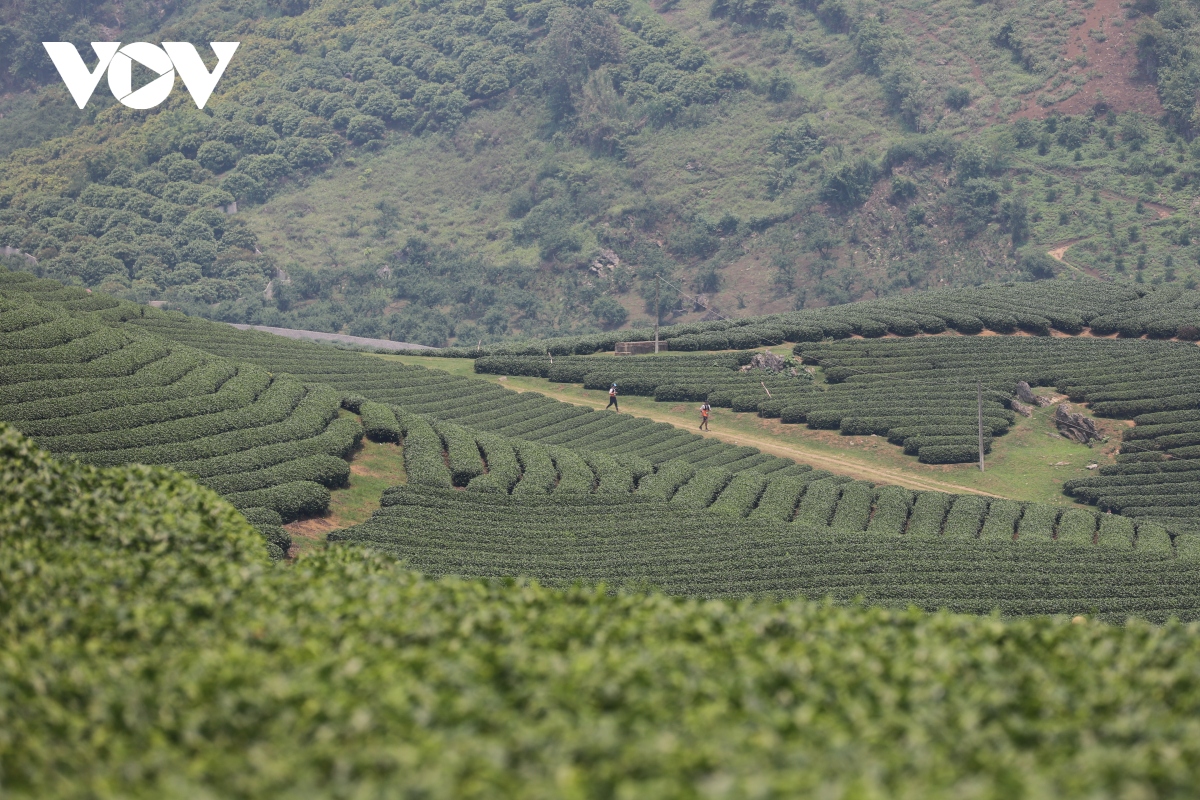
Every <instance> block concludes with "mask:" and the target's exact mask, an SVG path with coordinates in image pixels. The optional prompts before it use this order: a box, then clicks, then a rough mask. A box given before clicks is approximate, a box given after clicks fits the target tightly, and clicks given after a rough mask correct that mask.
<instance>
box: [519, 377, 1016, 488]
mask: <svg viewBox="0 0 1200 800" xmlns="http://www.w3.org/2000/svg"><path fill="white" fill-rule="evenodd" d="M507 383H510V384H511V383H515V379H513V378H509V379H508V381H507ZM543 383H547V384H548V383H549V382H548V381H543ZM511 388H513V389H515V390H516V391H518V392H524V391H531V390H533V388H534V387H527V386H516V385H514V386H511ZM536 388H538V389H539V390H540V391H542V392H543V393H544V392H545V389H544V387H536ZM594 394H601V395H602V394H603V393H600V392H597V393H594ZM557 399H560V400H562V401H563V402H567V403H572V404H574V405H582V406H589V407H591V408H595V409H597V410H600V409H603V408H604V406H605V405H606V404H607V403H608V397H607V395H604V396H603V397H595V398H593V397H583V398H578V397H576V398H572V399H569V400H568V399H566V398H557ZM637 401H642V402H637ZM646 401H647V398H642V397H638V398H633V397H627V398H625V399H624V400H622V402H623V403H624V404H625V406H626V408H631V410H632V406H634V405H636V406H637V408H636V410H637V415H636V416H639V417H645V418H646V419H651V420H654V421H655V422H665V423H667V424H668V425H673V426H675V427H676V428H682V429H684V430H687V431H689V432H690V433H697V434H700V435H701V436H709V437H712V438H714V439H720V440H721V441H723V442H728V443H729V444H734V445H741V446H746V445H748V446H750V447H757V448H758V449H759V450H761V451H763V452H764V453H768V454H770V455H773V456H782V457H783V458H791V459H794V460H796V461H799V462H801V463H804V464H809V465H810V466H813V467H816V468H819V469H827V470H829V471H830V472H836V473H839V474H841V475H849V476H850V477H852V478H857V479H861V480H869V481H874V482H876V483H892V484H895V485H897V486H904V487H906V488H909V489H922V490H925V491H937V492H965V493H970V494H983V495H989V496H991V497H999V496H1000V495H993V494H991V493H990V492H984V491H980V490H979V489H973V488H971V487H970V486H961V485H959V484H957V483H947V482H945V481H939V480H931V479H925V478H918V477H915V476H913V475H910V474H907V473H904V472H900V471H897V470H893V469H887V468H884V467H879V466H876V465H872V464H869V463H866V462H864V461H861V460H859V459H856V458H853V457H848V456H835V455H830V454H829V453H824V452H821V451H819V450H816V449H815V448H812V447H805V446H804V444H803V443H802V442H792V441H789V442H787V443H781V442H779V441H776V440H774V439H772V438H769V437H768V436H756V435H754V434H753V433H747V432H744V431H735V430H729V429H722V428H721V427H720V426H721V423H722V422H727V421H728V420H727V419H724V418H726V417H732V416H733V415H734V413H735V412H733V411H727V410H726V409H714V410H713V415H714V416H713V420H712V422H711V423H710V425H711V424H715V425H717V428H716V429H714V430H710V431H707V432H705V431H701V430H697V429H696V428H697V426H696V425H691V424H689V423H686V422H684V421H683V420H681V419H679V418H678V416H677V414H671V413H668V412H666V410H665V408H664V409H663V410H656V409H654V408H647V407H646V406H645V403H646ZM649 402H650V403H652V404H653V403H654V401H653V400H650V401H649ZM658 405H660V406H664V407H665V406H666V405H667V404H666V403H660V404H658ZM690 405H696V404H695V403H692V404H690ZM720 412H725V413H723V414H722V413H720ZM718 417H720V418H722V419H718Z"/></svg>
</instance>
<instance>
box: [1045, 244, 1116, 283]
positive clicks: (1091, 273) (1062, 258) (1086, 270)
mask: <svg viewBox="0 0 1200 800" xmlns="http://www.w3.org/2000/svg"><path fill="white" fill-rule="evenodd" d="M1084 238H1086V237H1083V238H1079V239H1069V240H1068V241H1065V242H1063V243H1061V244H1057V245H1055V246H1054V247H1053V248H1051V249H1050V250H1047V251H1046V255H1048V256H1050V257H1051V258H1053V259H1054V260H1055V261H1058V262H1060V263H1062V264H1065V265H1066V266H1067V267H1069V268H1071V269H1073V270H1075V271H1076V272H1078V273H1079V274H1080V275H1087V276H1088V277H1089V278H1096V279H1097V280H1109V278H1108V276H1107V275H1104V274H1103V273H1101V272H1100V271H1099V270H1096V269H1092V268H1091V267H1080V266H1077V265H1075V264H1072V263H1071V262H1070V261H1067V258H1066V256H1067V250H1069V249H1070V248H1071V246H1072V245H1075V244H1078V243H1079V242H1082V241H1083V240H1084Z"/></svg>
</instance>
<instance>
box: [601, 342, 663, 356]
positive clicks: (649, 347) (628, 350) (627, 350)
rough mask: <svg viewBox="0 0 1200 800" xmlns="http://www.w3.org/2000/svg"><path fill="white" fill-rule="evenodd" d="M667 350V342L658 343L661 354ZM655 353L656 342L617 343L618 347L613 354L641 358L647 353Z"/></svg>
mask: <svg viewBox="0 0 1200 800" xmlns="http://www.w3.org/2000/svg"><path fill="white" fill-rule="evenodd" d="M666 349H667V343H666V341H660V342H659V343H658V351H659V352H660V353H661V352H663V351H664V350H666ZM653 352H654V342H653V341H650V342H617V346H616V347H615V348H614V349H613V353H615V354H616V355H619V356H640V355H645V354H646V353H653Z"/></svg>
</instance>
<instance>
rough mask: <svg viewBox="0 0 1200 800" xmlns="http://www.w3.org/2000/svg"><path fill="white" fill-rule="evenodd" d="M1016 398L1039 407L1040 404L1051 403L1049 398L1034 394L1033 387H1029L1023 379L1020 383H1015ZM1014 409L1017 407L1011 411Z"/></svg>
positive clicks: (1014, 409) (1028, 404)
mask: <svg viewBox="0 0 1200 800" xmlns="http://www.w3.org/2000/svg"><path fill="white" fill-rule="evenodd" d="M1017 400H1019V401H1020V402H1022V403H1024V404H1025V405H1027V406H1039V407H1040V406H1048V405H1050V403H1051V401H1050V398H1048V397H1038V396H1037V395H1036V394H1034V393H1033V389H1030V388H1029V384H1028V383H1026V382H1025V381H1021V382H1020V383H1018V384H1017ZM1016 410H1017V409H1016V408H1015V407H1014V408H1013V411H1016ZM1022 413H1024V412H1022ZM1025 416H1029V415H1028V414H1025Z"/></svg>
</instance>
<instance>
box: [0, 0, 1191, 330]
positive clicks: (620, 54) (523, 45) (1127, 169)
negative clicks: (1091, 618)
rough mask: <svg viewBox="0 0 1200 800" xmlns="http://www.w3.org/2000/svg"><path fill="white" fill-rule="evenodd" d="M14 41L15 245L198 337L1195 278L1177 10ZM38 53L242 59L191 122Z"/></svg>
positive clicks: (167, 16) (191, 29) (883, 14)
mask: <svg viewBox="0 0 1200 800" xmlns="http://www.w3.org/2000/svg"><path fill="white" fill-rule="evenodd" d="M947 20H949V21H950V22H947ZM0 22H2V23H3V24H2V25H0V42H3V46H2V47H0V88H3V89H4V90H6V91H7V94H5V95H4V96H3V97H2V98H0V155H4V156H5V157H6V161H5V163H4V164H3V165H2V166H0V246H2V247H7V248H10V250H9V251H7V252H10V253H11V252H12V250H13V249H15V250H19V251H20V253H21V254H22V255H23V256H24V265H25V266H26V267H28V268H32V269H35V270H36V271H37V272H39V273H40V274H42V275H44V276H47V277H54V278H58V279H62V280H65V281H68V282H72V283H76V284H79V285H83V286H86V287H93V288H99V289H103V290H104V291H106V292H110V293H113V294H116V295H119V296H124V297H127V298H130V299H135V300H139V301H143V302H144V301H156V302H157V303H158V304H165V305H169V306H170V307H174V308H179V309H182V310H185V311H187V312H189V313H193V314H199V315H204V316H208V317H211V318H215V319H222V320H226V321H236V322H252V323H262V324H271V325H285V326H291V327H302V328H310V329H318V330H328V331H342V332H347V333H352V334H356V335H365V336H374V337H384V338H392V339H397V340H406V341H414V342H419V343H425V344H433V345H444V344H450V343H454V342H461V343H464V344H465V343H477V342H480V341H485V342H486V341H497V340H501V339H505V338H512V337H521V338H526V337H530V336H543V335H551V334H559V335H565V334H587V333H593V332H599V331H601V330H607V329H612V328H619V327H628V326H631V325H632V326H637V325H642V324H645V323H647V322H648V321H650V320H651V318H652V316H653V314H654V310H655V306H654V296H655V295H654V293H655V289H656V286H657V287H659V288H660V289H661V294H660V307H661V309H662V314H663V318H664V321H677V322H678V321H684V322H686V321H693V320H698V319H701V318H703V317H706V316H707V317H709V318H714V317H716V316H723V317H738V316H748V315H751V314H755V313H778V312H784V311H790V310H794V309H803V308H812V307H818V306H823V305H828V304H835V303H843V302H848V301H853V300H858V299H869V298H876V297H882V296H887V295H893V294H897V293H901V292H905V291H908V290H911V289H913V288H930V287H939V286H956V285H977V284H980V283H984V282H989V281H995V280H998V279H1004V280H1007V279H1014V278H1015V279H1019V280H1039V279H1044V278H1048V277H1053V276H1055V275H1060V276H1064V277H1067V276H1074V277H1077V278H1079V279H1081V280H1084V279H1087V280H1092V279H1099V280H1106V281H1115V282H1118V283H1131V284H1143V285H1144V287H1145V289H1153V288H1155V287H1158V286H1161V285H1175V286H1178V287H1181V288H1184V287H1185V288H1188V289H1191V288H1194V287H1195V286H1196V281H1197V277H1198V276H1200V242H1197V243H1195V244H1193V240H1194V239H1195V238H1196V237H1197V236H1198V235H1200V227H1198V226H1197V223H1196V220H1195V208H1194V206H1195V204H1196V199H1197V198H1196V182H1197V181H1196V179H1197V176H1198V175H1200V144H1196V143H1195V142H1194V141H1193V138H1194V136H1195V134H1196V133H1197V132H1198V131H1200V117H1198V116H1197V110H1196V102H1195V98H1196V95H1197V91H1200V59H1198V58H1197V56H1198V52H1197V45H1196V42H1197V41H1198V39H1197V33H1200V7H1198V6H1197V4H1196V3H1194V2H1191V3H1189V2H1181V1H1180V0H1161V1H1160V2H1155V1H1154V0H1143V1H1140V2H1136V3H1121V4H1117V3H1116V2H1110V0H1087V1H1086V2H1075V1H1074V0H1071V1H1070V2H1064V1H1062V0H1056V1H1055V2H1050V3H1034V2H1031V0H997V2H986V3H972V2H965V1H964V0H937V1H936V2H935V1H934V0H903V1H902V2H899V3H891V4H882V3H875V2H862V3H855V4H850V3H846V2H841V0H825V2H821V3H816V2H812V0H801V1H800V2H795V3H784V2H761V1H759V0H734V1H732V2H731V1H730V0H715V2H713V3H711V4H708V3H703V4H701V3H687V2H678V1H677V0H666V2H662V3H657V4H655V5H654V6H651V5H648V4H646V3H643V2H636V1H635V0H599V2H591V3H589V2H580V3H571V4H566V3H563V2H560V0H541V2H533V3H516V2H513V1H512V0H502V1H501V2H483V0H459V1H458V2H453V3H450V2H443V3H435V2H425V1H424V0H422V2H407V1H400V2H387V1H386V0H376V2H374V3H373V4H357V3H348V2H332V1H328V2H315V1H314V2H308V0H267V1H266V2H221V3H215V2H207V1H206V0H192V1H191V2H187V1H186V0H185V1H182V2H173V3H164V2H149V0H147V1H146V2H140V3H125V4H120V5H118V4H111V3H110V4H100V5H91V4H83V3H74V2H59V3H49V4H46V3H36V4H35V3H31V2H25V3H15V4H10V5H9V6H7V7H6V8H5V9H3V10H0ZM54 39H62V40H67V41H72V42H74V43H75V44H76V45H77V46H79V47H80V48H81V49H82V50H81V52H84V53H85V60H87V61H89V63H91V59H92V58H93V57H92V56H91V54H90V52H87V43H88V42H90V41H99V40H106V39H107V40H121V41H126V42H128V41H133V40H135V39H146V40H149V41H170V40H181V41H193V42H196V43H198V44H199V45H200V50H201V52H203V53H208V52H209V51H208V49H207V46H206V45H204V44H203V43H205V42H209V41H224V40H236V41H240V42H241V46H240V48H239V50H238V52H237V54H236V56H235V58H234V59H233V61H232V63H231V65H230V67H229V69H228V71H227V72H226V74H225V76H224V78H223V79H222V81H221V83H220V85H219V86H218V89H217V91H216V93H215V94H214V95H213V98H212V99H211V100H210V101H209V103H208V105H207V106H206V107H205V109H204V110H203V111H200V110H198V109H197V108H196V107H195V104H194V103H193V102H192V100H191V98H190V97H189V96H188V94H187V93H186V92H185V91H182V87H179V86H177V90H176V91H175V92H174V93H173V94H172V95H171V97H170V98H169V99H168V101H167V102H166V103H164V104H163V105H162V106H159V107H158V108H156V109H151V110H149V111H133V110H131V109H128V108H125V107H123V106H120V105H119V104H117V103H116V102H115V101H114V100H113V99H112V98H111V97H109V96H108V95H107V92H106V91H105V90H104V87H101V88H100V90H99V91H97V93H96V95H95V96H94V97H93V99H92V101H91V102H90V104H89V105H88V106H87V108H86V109H84V110H83V111H80V110H79V109H77V108H76V107H75V105H74V104H73V103H72V102H71V100H70V98H69V96H68V94H67V92H66V90H65V88H64V87H63V85H62V83H61V81H60V80H59V79H58V76H57V75H56V73H55V72H54V69H53V65H52V64H50V62H49V59H48V57H47V56H46V54H45V51H44V49H43V48H41V45H40V43H41V42H42V41H48V40H54ZM209 63H210V64H211V63H212V57H211V55H210V56H209ZM656 277H661V278H663V279H664V282H663V283H661V284H659V283H658V281H657V280H656Z"/></svg>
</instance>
